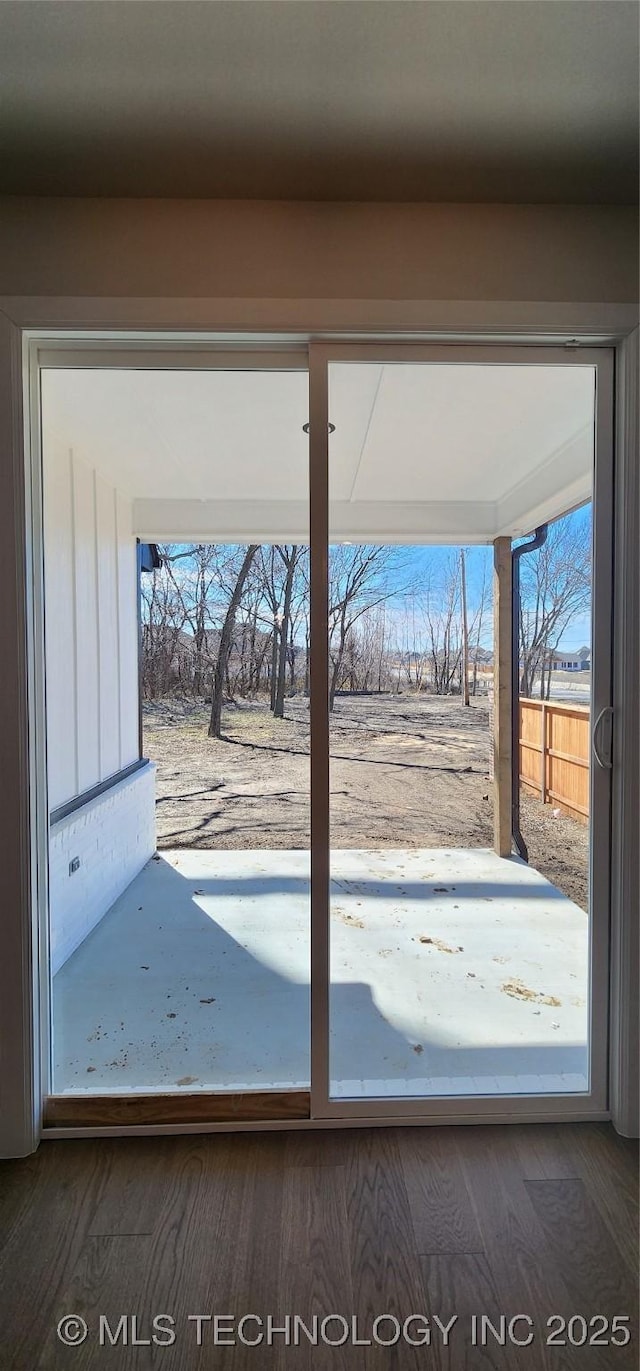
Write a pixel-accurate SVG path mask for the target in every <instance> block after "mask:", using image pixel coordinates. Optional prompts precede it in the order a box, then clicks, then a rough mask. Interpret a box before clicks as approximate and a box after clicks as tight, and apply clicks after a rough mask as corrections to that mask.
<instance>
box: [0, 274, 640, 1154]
mask: <svg viewBox="0 0 640 1371" xmlns="http://www.w3.org/2000/svg"><path fill="white" fill-rule="evenodd" d="M425 320H429V325H428V326H427V327H425V326H424V321H425ZM212 321H216V322H217V323H218V327H217V328H216V327H215V326H212ZM636 321H637V311H636V310H635V308H634V307H633V306H630V305H621V306H615V305H607V304H604V305H603V304H597V303H596V304H590V305H576V304H575V303H569V304H562V303H557V304H552V305H549V306H547V305H539V304H536V303H529V302H521V303H514V302H494V303H487V304H486V305H479V304H478V303H476V302H472V303H471V304H469V303H466V302H443V301H435V302H429V301H406V302H402V301H400V302H397V301H337V302H332V301H322V302H304V301H295V302H291V301H270V302H254V301H249V300H247V301H219V300H187V301H181V300H177V299H168V300H159V299H150V300H140V299H138V300H122V299H120V300H106V299H105V300H96V299H93V300H88V299H80V298H77V299H76V298H73V299H72V298H68V299H54V298H50V297H46V298H43V297H40V298H29V297H12V298H7V297H5V298H4V299H2V300H0V442H1V444H2V450H3V461H2V463H1V464H0V530H1V536H0V578H1V583H2V585H3V587H4V591H5V613H4V625H5V647H6V651H5V653H4V664H3V666H1V667H0V699H1V701H2V719H3V733H2V738H1V751H0V758H1V761H2V766H3V775H4V782H5V785H4V799H3V802H2V810H3V813H2V819H3V822H2V825H1V828H0V843H1V847H2V851H1V857H2V870H3V877H4V886H5V900H4V909H5V919H4V956H3V960H2V964H1V966H0V980H1V984H0V1041H2V1043H3V1044H5V1052H4V1056H3V1058H2V1061H1V1079H0V1087H1V1089H2V1100H3V1110H2V1121H1V1125H0V1127H1V1133H0V1155H5V1156H20V1155H25V1154H27V1153H29V1152H30V1151H32V1150H33V1149H34V1148H35V1147H36V1146H37V1145H38V1141H39V1138H40V1131H41V1110H42V1094H43V1092H42V1078H41V1071H40V1036H41V1034H40V1024H39V1017H38V1005H39V997H40V989H39V986H40V965H41V949H40V947H39V928H38V920H37V909H38V903H39V901H38V889H37V885H36V884H35V883H34V876H35V867H36V863H35V853H34V848H33V839H34V833H35V828H36V825H35V823H34V801H35V796H36V794H37V789H38V783H40V784H41V781H42V777H41V776H38V774H37V765H36V760H37V759H36V753H35V749H34V747H33V745H32V744H33V723H34V719H33V709H34V704H35V703H36V701H37V693H38V680H37V667H36V664H35V662H34V644H33V641H32V612H31V610H32V603H33V584H32V564H31V555H32V542H31V524H30V519H31V515H30V510H29V488H28V486H26V484H25V458H26V457H28V456H29V455H30V432H29V412H30V406H29V380H28V351H29V345H30V344H31V343H32V342H33V340H34V339H39V340H41V342H42V343H43V344H44V342H45V341H47V342H53V343H54V344H57V343H58V341H60V342H61V343H64V344H66V345H67V346H68V345H69V344H70V343H71V342H72V341H73V342H77V343H79V344H80V345H82V344H83V343H85V342H86V341H88V340H91V341H92V342H94V343H95V344H97V345H98V347H99V348H100V349H102V348H103V347H104V346H105V344H106V345H107V346H110V345H115V346H122V344H123V342H125V341H126V342H127V343H131V342H135V343H137V342H144V343H145V344H146V345H147V346H149V345H152V346H159V347H160V349H162V348H163V347H166V346H168V345H169V343H168V340H167V334H170V336H171V341H172V343H173V345H174V346H175V345H176V344H177V346H178V347H179V348H180V350H181V351H182V347H183V345H184V344H187V345H191V346H193V347H194V348H195V347H197V346H198V345H199V344H201V343H205V346H208V345H209V344H210V343H211V342H214V341H217V342H218V343H219V344H223V343H226V344H230V345H231V347H232V348H235V346H237V345H241V346H244V347H245V348H246V347H250V348H253V346H254V345H255V344H256V343H257V344H260V343H268V342H271V344H272V345H273V346H274V347H275V349H277V350H278V351H279V350H280V347H281V345H282V344H283V343H284V344H287V343H291V344H304V343H306V342H307V341H309V340H311V339H312V337H314V336H315V338H323V337H326V336H327V335H328V336H334V337H336V338H337V339H340V338H342V339H344V338H354V337H358V338H362V339H366V338H367V337H369V338H371V336H372V335H375V336H377V337H380V336H386V337H387V338H392V339H396V340H397V339H400V338H403V339H407V340H410V339H414V340H418V339H419V340H430V341H440V342H447V341H449V340H453V339H454V338H455V339H457V340H459V341H463V340H467V341H469V342H476V343H477V342H478V341H492V342H498V341H503V342H505V343H507V342H509V343H511V342H518V343H532V344H540V343H545V344H546V343H548V342H555V343H556V344H558V345H560V346H562V345H566V344H573V343H575V342H576V341H578V342H580V343H583V344H584V345H589V344H592V343H598V344H600V343H604V344H608V345H612V346H615V347H616V352H617V390H616V396H617V402H618V403H617V444H618V452H617V462H618V470H619V472H621V473H622V478H623V479H622V481H619V483H618V487H617V495H616V526H617V541H616V569H617V575H618V584H619V585H622V584H624V582H625V581H626V582H627V583H629V582H630V581H631V580H632V578H633V577H634V576H635V575H636V574H637V542H635V543H634V541H633V537H632V536H630V529H631V530H632V529H633V518H632V517H631V516H630V514H629V498H630V495H631V494H632V492H633V489H634V485H633V481H634V479H635V475H634V471H635V468H634V460H633V459H634V455H635V448H634V435H635V436H637V377H636V371H635V364H634V357H636V358H637V329H635V335H634V326H635V324H636ZM309 325H311V327H312V328H314V329H315V334H313V335H312V333H311V332H310V329H309ZM316 417H318V416H316ZM635 488H637V487H635ZM617 603H618V610H617V620H616V622H617V623H618V636H617V640H616V645H617V656H616V681H617V691H618V693H617V697H616V705H618V704H619V705H620V707H621V708H624V709H625V719H626V724H627V734H626V738H625V748H620V747H619V745H618V748H617V752H618V774H617V781H616V784H615V786H614V790H615V804H614V853H615V856H616V862H617V866H616V870H615V871H614V895H615V903H614V907H613V927H612V937H613V948H614V953H615V959H614V964H613V965H612V978H613V983H614V985H616V987H617V988H618V994H617V995H616V997H615V998H614V1000H613V1002H612V1014H611V1026H610V1027H611V1038H612V1041H613V1043H614V1045H615V1070H614V1073H613V1076H612V1089H613V1090H614V1095H613V1098H612V1112H613V1118H614V1121H615V1122H616V1123H619V1125H620V1127H621V1130H622V1131H624V1132H626V1133H633V1132H635V1131H636V1130H637V1120H636V1118H635V1115H634V1086H635V1081H636V1078H637V1060H638V1049H637V1038H636V1033H635V1019H636V1006H637V985H636V983H635V977H634V974H633V961H632V962H631V963H629V948H630V947H633V945H634V938H635V939H636V940H637V930H636V925H635V919H634V915H635V912H636V910H635V907H634V905H633V903H631V904H630V903H629V894H630V893H631V896H633V895H634V894H635V895H637V849H636V846H635V842H636V839H635V823H636V814H635V813H634V812H633V807H632V802H633V796H634V794H635V793H636V792H635V791H634V785H635V786H637V772H636V753H637V746H636V748H635V751H634V740H635V741H636V743H637V719H636V717H635V711H634V709H633V702H632V700H631V699H630V692H629V691H628V690H627V689H625V682H626V681H628V680H629V679H630V676H629V675H628V674H626V667H627V666H628V665H629V664H632V663H633V662H636V663H637V642H638V636H637V624H636V623H635V622H634V620H633V618H632V617H631V618H630V616H629V613H628V612H625V611H624V609H620V607H619V606H620V603H621V597H619V598H618V602H617ZM634 730H635V731H634ZM632 772H633V775H632ZM630 797H631V799H630ZM7 1044H8V1045H10V1046H9V1047H8V1048H7V1047H6V1045H7ZM488 1117H489V1116H488ZM493 1117H494V1118H498V1117H501V1116H499V1115H496V1114H495V1113H494V1115H493ZM505 1117H506V1116H505ZM511 1117H512V1116H511ZM538 1117H539V1114H538ZM573 1117H583V1115H582V1114H581V1113H580V1112H576V1113H574V1115H573ZM403 1121H404V1122H417V1121H418V1120H415V1119H409V1118H407V1119H405V1120H403ZM328 1122H329V1121H328V1120H327V1121H323V1120H320V1119H317V1120H313V1121H312V1122H311V1124H310V1126H318V1127H324V1126H327V1123H328ZM349 1122H350V1123H351V1126H353V1122H355V1121H354V1120H351V1121H349ZM360 1122H362V1123H364V1122H365V1120H364V1119H362V1120H360ZM367 1122H375V1119H374V1118H369V1120H367ZM336 1124H338V1121H337V1120H336V1121H335V1124H334V1126H335V1125H336ZM264 1126H267V1127H268V1126H269V1125H268V1124H267V1125H251V1124H247V1125H245V1127H246V1128H247V1129H252V1128H256V1127H264ZM273 1126H276V1127H278V1126H281V1125H279V1124H275V1125H273ZM285 1126H287V1125H285ZM338 1126H339V1124H338ZM226 1127H228V1125H210V1126H209V1129H210V1131H217V1130H218V1129H221V1128H226ZM78 1131H80V1130H78ZM83 1131H88V1132H95V1131H104V1132H105V1133H109V1132H126V1131H129V1130H121V1129H105V1130H83ZM131 1131H135V1132H144V1131H146V1130H144V1129H141V1128H137V1129H134V1130H131ZM162 1131H166V1132H186V1131H198V1130H197V1129H196V1128H194V1127H192V1126H189V1125H182V1126H173V1127H171V1126H167V1127H166V1128H165V1129H163V1130H162Z"/></svg>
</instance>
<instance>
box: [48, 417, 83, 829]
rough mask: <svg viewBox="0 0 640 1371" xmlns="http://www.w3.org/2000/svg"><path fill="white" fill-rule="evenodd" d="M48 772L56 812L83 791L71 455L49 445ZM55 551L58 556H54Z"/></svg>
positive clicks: (50, 791)
mask: <svg viewBox="0 0 640 1371" xmlns="http://www.w3.org/2000/svg"><path fill="white" fill-rule="evenodd" d="M43 488H44V500H43V503H44V539H45V568H44V570H45V642H46V662H47V680H46V691H47V770H48V777H49V804H50V806H51V807H52V808H55V806H56V805H59V804H62V803H63V801H64V800H68V799H69V798H70V796H72V795H75V794H76V793H77V790H78V775H77V738H76V729H75V717H76V673H75V580H74V564H73V502H72V470H71V454H70V453H69V451H64V450H59V449H58V450H55V449H51V448H50V447H49V446H48V445H47V443H46V434H45V445H44V480H43ZM54 550H55V555H54Z"/></svg>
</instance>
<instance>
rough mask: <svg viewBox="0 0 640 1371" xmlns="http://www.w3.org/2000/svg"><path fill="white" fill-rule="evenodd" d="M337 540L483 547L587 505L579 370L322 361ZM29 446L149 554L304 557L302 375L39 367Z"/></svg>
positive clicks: (583, 376)
mask: <svg viewBox="0 0 640 1371" xmlns="http://www.w3.org/2000/svg"><path fill="white" fill-rule="evenodd" d="M329 380H330V387H329V397H330V398H329V414H330V420H331V423H332V424H333V425H334V426H335V432H333V433H332V435H331V438H330V444H329V459H330V528H331V538H332V541H335V542H341V541H343V542H366V543H386V542H391V543H404V544H418V543H437V542H439V543H474V542H476V543H485V542H491V541H492V540H493V539H494V538H496V537H498V536H501V535H508V536H512V537H517V536H519V535H521V534H525V533H528V532H530V531H531V529H532V528H534V527H535V526H536V525H538V524H540V523H542V522H544V521H545V520H549V519H553V518H555V517H557V516H558V515H560V514H563V513H565V512H566V511H567V510H568V509H571V508H573V507H575V506H576V505H579V504H581V503H582V502H584V501H585V500H587V499H589V498H590V494H591V484H592V474H593V460H594V410H595V375H594V368H593V366H592V365H589V364H585V365H584V366H582V365H580V366H574V365H572V366H571V367H563V366H558V365H549V366H546V365H536V366H527V365H523V364H517V363H514V364H482V365H481V364H471V363H467V364H460V363H456V364H448V363H424V362H422V363H410V362H403V363H402V364H398V363H386V362H384V363H379V362H376V363H372V362H356V363H351V362H344V363H343V362H337V363H332V365H331V367H330V372H329ZM42 394H43V433H44V448H45V455H46V450H47V444H56V445H62V447H63V448H65V449H71V450H73V451H74V453H76V454H77V455H79V456H82V457H84V458H85V459H86V460H88V461H89V462H90V463H91V464H92V465H93V466H94V467H95V469H96V470H97V471H98V473H99V474H100V475H101V476H102V477H103V478H104V479H106V480H108V481H109V482H110V484H112V485H114V486H116V487H117V489H118V490H119V491H120V492H121V493H122V494H124V495H126V496H128V497H129V498H130V500H131V503H132V511H133V531H134V533H135V534H136V535H137V536H138V537H140V538H141V539H142V540H144V541H145V542H152V541H153V542H156V541H160V542H167V541H172V542H193V541H197V542H206V541H210V542H280V543H284V542H287V543H293V542H305V541H307V540H308V537H309V505H308V494H307V492H308V437H307V434H306V433H305V432H304V425H305V423H306V422H307V419H308V412H309V399H308V376H307V373H306V372H305V371H301V370H291V371H285V370H283V371H273V370H270V371H246V370H245V371H231V370H227V371H215V370H210V371H194V370H189V371H166V370H165V371H152V370H133V369H127V370H125V369H96V370H75V369H45V371H44V372H43V391H42Z"/></svg>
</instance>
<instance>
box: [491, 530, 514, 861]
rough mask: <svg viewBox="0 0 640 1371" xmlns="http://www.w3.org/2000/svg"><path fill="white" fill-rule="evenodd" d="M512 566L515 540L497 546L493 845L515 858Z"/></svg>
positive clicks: (499, 541)
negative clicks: (512, 824) (513, 823)
mask: <svg viewBox="0 0 640 1371" xmlns="http://www.w3.org/2000/svg"><path fill="white" fill-rule="evenodd" d="M512 601H513V582H512V563H511V539H510V538H496V539H495V541H494V544H493V740H492V743H493V846H494V850H495V852H496V853H497V855H498V856H499V857H510V856H511V801H512V766H511V762H512V746H513V744H512V712H511V711H512V707H513V684H512V680H513V650H512Z"/></svg>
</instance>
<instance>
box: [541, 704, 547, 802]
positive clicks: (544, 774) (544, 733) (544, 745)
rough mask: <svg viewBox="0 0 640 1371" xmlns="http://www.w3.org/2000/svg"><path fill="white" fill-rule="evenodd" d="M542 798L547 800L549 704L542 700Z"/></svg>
mask: <svg viewBox="0 0 640 1371" xmlns="http://www.w3.org/2000/svg"><path fill="white" fill-rule="evenodd" d="M540 799H541V801H542V803H543V804H546V802H547V706H546V704H545V701H544V700H542V702H541V706H540Z"/></svg>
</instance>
